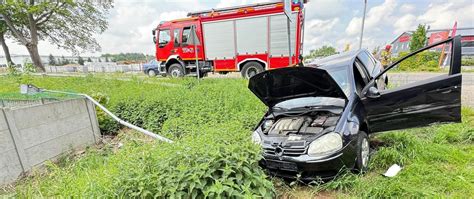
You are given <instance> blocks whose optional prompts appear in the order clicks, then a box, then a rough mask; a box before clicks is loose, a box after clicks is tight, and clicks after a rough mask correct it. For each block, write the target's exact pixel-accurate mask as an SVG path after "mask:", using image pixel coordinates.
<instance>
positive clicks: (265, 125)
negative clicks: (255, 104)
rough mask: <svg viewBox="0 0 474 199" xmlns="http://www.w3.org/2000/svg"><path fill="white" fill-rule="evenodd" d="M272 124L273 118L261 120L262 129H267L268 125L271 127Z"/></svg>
mask: <svg viewBox="0 0 474 199" xmlns="http://www.w3.org/2000/svg"><path fill="white" fill-rule="evenodd" d="M272 125H273V120H265V122H263V129H264V130H267V129H269V128H270V127H272Z"/></svg>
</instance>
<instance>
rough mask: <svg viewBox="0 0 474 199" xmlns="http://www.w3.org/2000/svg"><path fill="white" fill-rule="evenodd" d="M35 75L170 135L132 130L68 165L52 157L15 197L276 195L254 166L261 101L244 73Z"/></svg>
mask: <svg viewBox="0 0 474 199" xmlns="http://www.w3.org/2000/svg"><path fill="white" fill-rule="evenodd" d="M33 83H35V84H36V85H38V86H40V87H46V88H50V89H55V88H57V89H58V90H72V89H70V88H71V87H73V88H75V91H77V92H83V93H88V94H91V95H93V96H94V97H95V98H96V99H99V100H101V101H102V102H103V103H106V104H107V107H108V108H110V110H111V111H112V112H114V113H116V114H117V115H118V116H119V117H122V118H123V119H125V120H127V121H129V122H131V123H134V124H137V125H140V126H142V127H144V128H146V129H148V130H152V131H154V132H156V133H158V134H160V135H164V136H166V137H168V138H170V139H172V140H174V141H175V143H173V144H167V143H161V142H151V143H148V142H146V141H145V142H144V141H143V140H144V139H143V138H133V136H132V138H131V139H129V140H123V141H122V142H123V147H121V148H120V149H119V150H117V151H116V152H113V150H100V151H98V152H97V151H94V150H91V151H89V152H88V153H86V154H87V155H86V156H85V157H82V158H80V159H78V160H74V161H71V162H69V163H68V164H66V165H65V166H61V167H58V166H55V165H51V168H50V169H49V170H50V172H49V173H48V174H47V175H43V176H42V175H38V176H34V177H32V178H30V179H28V180H27V181H25V182H24V183H21V184H20V185H19V186H18V187H17V189H16V190H17V194H18V196H19V197H27V198H28V197H33V196H38V195H42V196H80V197H101V196H109V197H114V196H115V197H126V198H128V197H144V198H151V197H159V198H194V197H197V198H203V197H210V198H235V197H247V198H271V197H273V196H274V192H275V190H274V187H273V184H272V182H271V181H270V180H269V179H268V178H267V176H266V175H265V174H264V172H263V171H262V169H261V168H260V167H259V166H258V160H259V159H260V158H261V155H260V147H258V146H256V145H254V144H253V143H251V141H250V135H251V130H252V127H254V126H255V125H256V123H257V122H258V121H259V119H260V117H261V115H262V114H263V112H264V111H265V109H266V108H265V106H263V105H262V103H261V102H259V101H258V99H257V98H256V97H254V96H253V95H252V93H251V92H249V91H248V89H247V88H246V87H247V86H246V85H247V81H245V80H241V79H229V80H226V81H220V80H212V79H208V80H202V81H200V82H199V83H198V82H197V81H196V80H195V79H192V80H186V79H184V80H170V81H167V80H164V81H159V82H158V81H152V82H150V83H147V82H142V81H139V80H133V81H132V82H125V81H116V80H103V79H97V78H92V77H88V78H64V79H59V78H58V79H51V78H50V79H42V78H34V79H33ZM15 87H16V86H15ZM68 88H69V89H68ZM104 99H108V100H104ZM104 118H105V117H104ZM104 121H105V120H101V121H100V123H101V124H104ZM102 127H103V128H105V129H109V130H112V129H113V128H115V126H114V125H105V126H102ZM119 136H121V137H123V136H130V135H120V134H119Z"/></svg>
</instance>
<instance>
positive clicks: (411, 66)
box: [392, 51, 441, 72]
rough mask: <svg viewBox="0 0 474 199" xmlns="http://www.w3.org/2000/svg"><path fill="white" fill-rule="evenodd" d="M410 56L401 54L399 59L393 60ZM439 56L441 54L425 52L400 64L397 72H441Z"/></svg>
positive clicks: (406, 53)
mask: <svg viewBox="0 0 474 199" xmlns="http://www.w3.org/2000/svg"><path fill="white" fill-rule="evenodd" d="M408 54H409V53H408V52H401V53H400V56H399V57H397V58H393V59H392V60H393V61H396V60H399V59H400V58H403V57H404V56H406V55H408ZM439 56H440V53H439V52H429V51H424V52H421V53H418V54H417V55H415V56H412V57H410V58H408V59H406V60H405V61H403V62H402V63H400V64H399V65H398V67H397V70H400V71H430V72H434V71H440V70H441V68H440V67H439V66H438V61H439Z"/></svg>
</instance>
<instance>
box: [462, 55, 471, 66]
mask: <svg viewBox="0 0 474 199" xmlns="http://www.w3.org/2000/svg"><path fill="white" fill-rule="evenodd" d="M461 65H462V66H474V58H472V57H471V58H464V59H462V60H461Z"/></svg>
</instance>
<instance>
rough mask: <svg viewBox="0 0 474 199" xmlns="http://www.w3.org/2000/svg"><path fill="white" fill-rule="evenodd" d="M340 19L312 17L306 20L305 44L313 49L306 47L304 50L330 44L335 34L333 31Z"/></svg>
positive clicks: (307, 50)
mask: <svg viewBox="0 0 474 199" xmlns="http://www.w3.org/2000/svg"><path fill="white" fill-rule="evenodd" d="M339 21H340V19H339V18H334V19H328V20H319V19H312V20H309V21H306V25H305V33H304V45H305V46H307V47H310V48H311V49H308V48H304V50H305V51H306V52H309V51H310V50H312V49H315V48H317V47H320V46H323V45H328V44H330V42H331V41H332V37H333V35H334V34H332V32H333V31H334V28H335V27H336V25H337V24H338V23H339Z"/></svg>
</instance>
